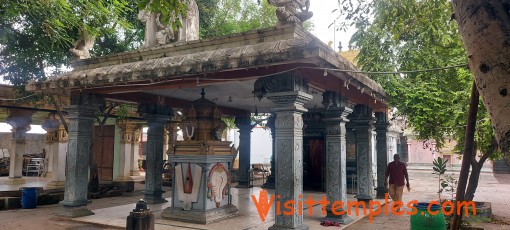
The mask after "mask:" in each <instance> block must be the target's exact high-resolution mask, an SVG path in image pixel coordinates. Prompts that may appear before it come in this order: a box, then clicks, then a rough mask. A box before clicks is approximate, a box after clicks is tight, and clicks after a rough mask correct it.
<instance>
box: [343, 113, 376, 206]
mask: <svg viewBox="0 0 510 230" xmlns="http://www.w3.org/2000/svg"><path fill="white" fill-rule="evenodd" d="M348 119H349V120H350V122H352V123H353V127H354V132H355V136H356V161H357V171H358V173H357V176H358V194H357V196H356V197H357V198H358V200H360V201H369V200H372V199H373V198H374V197H375V192H374V191H375V190H374V187H375V184H374V183H375V179H376V173H377V172H376V171H375V170H374V169H376V166H375V165H374V158H373V156H374V153H373V151H374V150H375V148H374V144H375V143H374V137H373V136H374V134H373V130H374V126H373V124H374V122H375V118H374V116H373V112H372V109H370V108H369V107H368V106H366V105H356V106H355V107H354V112H353V113H352V114H351V115H349V117H348Z"/></svg>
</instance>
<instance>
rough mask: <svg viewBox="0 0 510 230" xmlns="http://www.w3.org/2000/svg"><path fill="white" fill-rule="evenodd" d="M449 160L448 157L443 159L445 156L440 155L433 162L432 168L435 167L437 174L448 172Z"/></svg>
mask: <svg viewBox="0 0 510 230" xmlns="http://www.w3.org/2000/svg"><path fill="white" fill-rule="evenodd" d="M447 162H448V159H446V160H443V158H441V157H438V158H437V159H434V161H433V162H432V164H433V165H434V166H433V167H432V169H434V172H435V173H436V174H437V175H443V174H444V173H445V172H446V163H447Z"/></svg>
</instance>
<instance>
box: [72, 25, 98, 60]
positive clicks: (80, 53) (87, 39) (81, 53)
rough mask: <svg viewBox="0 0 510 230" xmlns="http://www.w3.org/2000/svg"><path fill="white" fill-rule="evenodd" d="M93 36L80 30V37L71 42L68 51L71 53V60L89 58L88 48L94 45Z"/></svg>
mask: <svg viewBox="0 0 510 230" xmlns="http://www.w3.org/2000/svg"><path fill="white" fill-rule="evenodd" d="M95 40H96V37H95V36H91V35H87V34H86V32H84V31H81V32H80V38H79V39H78V40H76V41H75V42H74V43H73V47H72V48H71V49H69V52H71V54H72V55H73V60H80V59H86V58H90V52H89V50H90V49H92V47H93V46H94V41H95Z"/></svg>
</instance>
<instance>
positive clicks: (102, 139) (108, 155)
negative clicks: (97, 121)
mask: <svg viewBox="0 0 510 230" xmlns="http://www.w3.org/2000/svg"><path fill="white" fill-rule="evenodd" d="M94 132H95V133H94V135H95V138H94V140H95V142H94V151H93V152H94V159H95V160H96V164H97V173H98V177H99V181H112V180H113V154H114V152H113V150H114V146H115V144H114V143H115V126H114V125H107V126H106V125H105V126H104V127H103V130H102V132H101V133H100V129H99V127H97V126H96V128H95V129H94Z"/></svg>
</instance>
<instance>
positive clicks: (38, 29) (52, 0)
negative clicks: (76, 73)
mask: <svg viewBox="0 0 510 230" xmlns="http://www.w3.org/2000/svg"><path fill="white" fill-rule="evenodd" d="M0 4H1V7H0V31H2V32H1V33H0V76H3V77H4V79H5V80H8V81H10V82H11V83H12V84H14V85H23V84H25V83H26V82H27V81H28V80H30V79H34V80H41V79H45V78H46V77H48V76H50V75H53V74H58V73H61V72H62V71H66V70H67V69H68V66H67V65H68V63H69V58H70V54H69V48H71V47H72V43H73V42H74V41H75V40H77V39H78V38H79V36H80V33H81V34H88V35H92V36H96V38H97V39H96V41H97V43H96V45H95V46H94V48H93V50H92V52H91V53H92V54H95V55H103V54H110V53H113V52H122V51H126V50H129V49H132V48H134V47H136V46H137V44H139V43H140V41H141V40H143V37H142V36H143V35H142V36H140V35H141V26H140V25H141V24H140V22H138V20H137V19H136V18H137V17H136V15H137V13H138V12H137V10H136V5H137V3H136V0H115V1H109V0H94V1H85V0H72V1H64V0H44V1H41V0H26V1H3V2H2V3H0Z"/></svg>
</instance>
